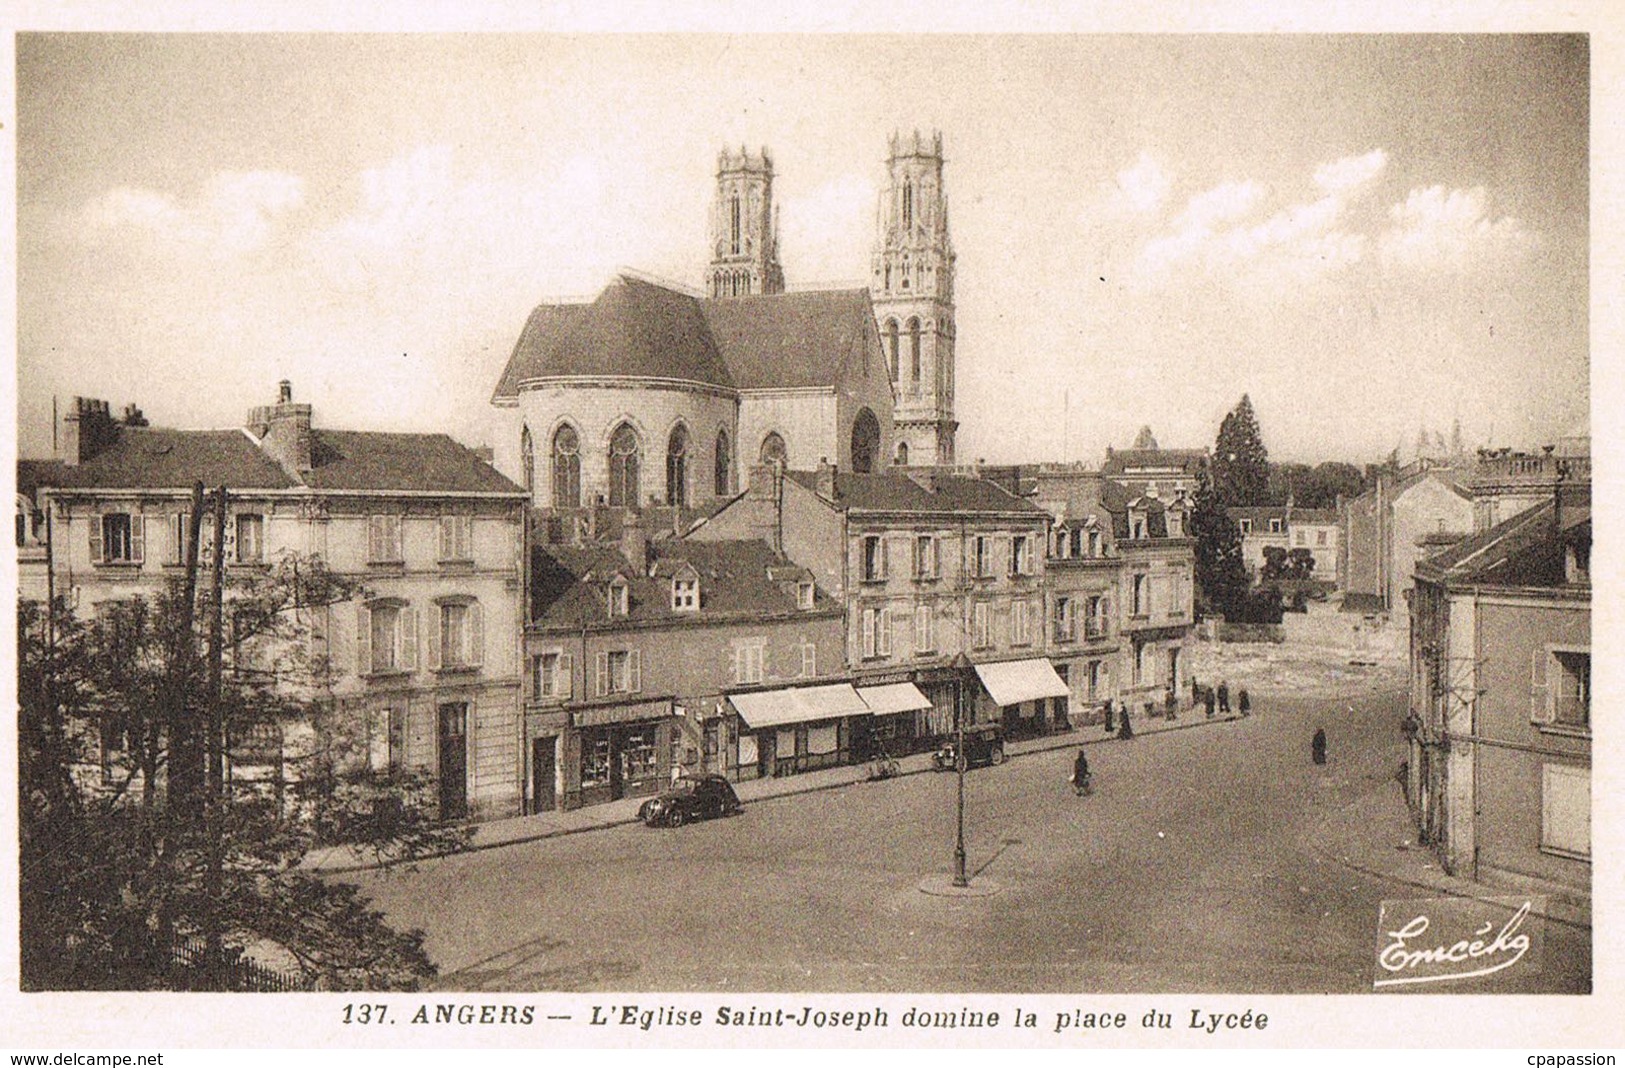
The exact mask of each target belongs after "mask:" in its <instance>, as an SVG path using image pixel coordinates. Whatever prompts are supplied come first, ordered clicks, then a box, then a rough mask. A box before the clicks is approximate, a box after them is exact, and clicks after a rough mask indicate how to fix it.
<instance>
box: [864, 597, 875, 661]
mask: <svg viewBox="0 0 1625 1068" xmlns="http://www.w3.org/2000/svg"><path fill="white" fill-rule="evenodd" d="M863 655H864V656H874V655H875V610H874V609H873V608H865V609H864V610H863Z"/></svg>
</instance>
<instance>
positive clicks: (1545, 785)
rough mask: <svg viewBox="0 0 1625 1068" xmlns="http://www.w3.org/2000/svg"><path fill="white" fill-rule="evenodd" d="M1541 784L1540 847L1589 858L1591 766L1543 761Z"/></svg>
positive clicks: (1570, 855) (1579, 857)
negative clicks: (1546, 762) (1545, 762)
mask: <svg viewBox="0 0 1625 1068" xmlns="http://www.w3.org/2000/svg"><path fill="white" fill-rule="evenodd" d="M1540 787H1541V789H1540V793H1541V797H1540V809H1541V811H1540V848H1541V851H1542V852H1546V853H1556V854H1558V855H1559V856H1567V857H1575V858H1578V859H1586V860H1589V859H1590V857H1591V769H1590V768H1585V767H1580V766H1578V765H1573V764H1543V765H1541V782H1540Z"/></svg>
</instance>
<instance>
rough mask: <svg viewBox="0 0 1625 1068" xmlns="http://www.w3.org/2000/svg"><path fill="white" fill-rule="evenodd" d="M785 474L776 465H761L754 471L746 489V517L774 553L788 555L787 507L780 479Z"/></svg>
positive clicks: (751, 470) (751, 526)
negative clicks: (785, 511)
mask: <svg viewBox="0 0 1625 1068" xmlns="http://www.w3.org/2000/svg"><path fill="white" fill-rule="evenodd" d="M783 477H784V475H783V473H782V472H781V471H780V470H779V468H778V467H777V466H776V465H774V464H757V465H756V466H754V467H752V468H751V469H750V484H749V485H748V486H747V487H746V489H745V505H746V507H745V515H746V517H747V523H748V526H749V528H750V535H751V536H752V537H756V538H760V539H761V540H762V541H765V542H766V543H767V544H768V545H769V546H771V547H772V549H773V551H774V552H777V553H782V552H784V537H783V535H784V530H783V519H784V517H783V514H782V513H783V508H784V502H783V500H782V499H781V495H782V492H783V490H782V487H781V485H780V480H781V479H782V478H783Z"/></svg>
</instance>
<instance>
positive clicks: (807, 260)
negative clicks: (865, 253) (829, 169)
mask: <svg viewBox="0 0 1625 1068" xmlns="http://www.w3.org/2000/svg"><path fill="white" fill-rule="evenodd" d="M878 196H879V189H878V188H877V187H876V185H875V183H874V182H873V181H872V180H871V179H869V178H868V177H866V176H864V175H862V174H858V173H852V174H843V175H839V176H837V177H836V178H833V179H831V180H830V181H827V182H824V183H823V184H822V185H820V186H818V187H817V188H815V189H813V190H812V191H810V192H808V193H806V194H804V195H801V196H795V197H781V198H780V199H779V200H778V201H777V202H776V203H777V204H778V206H779V208H780V209H781V213H782V215H783V220H784V221H783V229H782V232H781V234H780V241H781V252H783V253H784V254H786V255H788V254H790V253H793V254H794V257H795V260H796V262H797V263H798V264H799V265H800V267H801V269H802V270H803V271H805V272H807V274H806V276H805V283H807V284H812V283H817V282H840V281H851V280H854V279H860V278H863V277H864V275H865V267H866V266H867V264H866V262H865V261H864V260H861V259H860V260H857V261H854V260H853V259H852V256H851V250H852V249H853V248H864V247H866V246H867V245H868V244H869V240H870V230H871V228H872V227H873V225H874V217H875V202H876V200H877V198H878ZM798 281H801V280H798Z"/></svg>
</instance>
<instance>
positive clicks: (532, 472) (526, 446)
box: [519, 426, 536, 493]
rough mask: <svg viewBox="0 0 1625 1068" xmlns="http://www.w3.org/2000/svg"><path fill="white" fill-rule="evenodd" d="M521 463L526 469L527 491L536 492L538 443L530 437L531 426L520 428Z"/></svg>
mask: <svg viewBox="0 0 1625 1068" xmlns="http://www.w3.org/2000/svg"><path fill="white" fill-rule="evenodd" d="M519 464H520V466H521V467H522V468H523V469H524V472H525V474H524V479H525V492H526V493H535V492H536V443H535V442H534V441H532V440H531V438H530V427H529V426H524V427H520V429H519Z"/></svg>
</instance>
